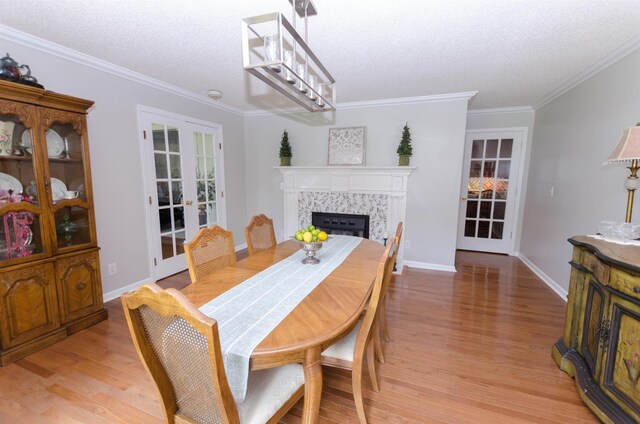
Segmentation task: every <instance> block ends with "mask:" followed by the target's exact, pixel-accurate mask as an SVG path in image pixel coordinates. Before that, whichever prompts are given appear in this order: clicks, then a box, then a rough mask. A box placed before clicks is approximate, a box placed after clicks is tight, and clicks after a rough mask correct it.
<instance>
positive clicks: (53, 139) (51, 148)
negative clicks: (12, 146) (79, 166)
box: [22, 128, 64, 158]
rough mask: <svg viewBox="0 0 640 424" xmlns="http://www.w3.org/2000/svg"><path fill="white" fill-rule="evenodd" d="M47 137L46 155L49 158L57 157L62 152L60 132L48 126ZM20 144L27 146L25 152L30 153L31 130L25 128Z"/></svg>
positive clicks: (62, 143)
mask: <svg viewBox="0 0 640 424" xmlns="http://www.w3.org/2000/svg"><path fill="white" fill-rule="evenodd" d="M46 137H47V155H48V156H49V157H50V158H57V157H58V156H60V154H61V153H62V152H64V140H63V139H62V137H60V134H58V133H57V132H55V131H54V130H52V129H51V128H49V129H48V130H47V133H46ZM22 145H23V146H24V147H26V148H27V152H29V153H31V131H30V130H25V131H24V132H23V133H22Z"/></svg>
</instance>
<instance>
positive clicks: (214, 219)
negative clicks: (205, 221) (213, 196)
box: [209, 202, 218, 225]
mask: <svg viewBox="0 0 640 424" xmlns="http://www.w3.org/2000/svg"><path fill="white" fill-rule="evenodd" d="M217 223H218V212H217V211H216V202H209V225H213V224H217Z"/></svg>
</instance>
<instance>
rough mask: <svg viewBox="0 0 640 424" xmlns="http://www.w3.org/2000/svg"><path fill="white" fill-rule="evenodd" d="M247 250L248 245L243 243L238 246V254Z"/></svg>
mask: <svg viewBox="0 0 640 424" xmlns="http://www.w3.org/2000/svg"><path fill="white" fill-rule="evenodd" d="M246 248H247V243H242V244H239V245H237V246H236V252H239V251H241V250H242V249H246Z"/></svg>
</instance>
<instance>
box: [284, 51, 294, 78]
mask: <svg viewBox="0 0 640 424" xmlns="http://www.w3.org/2000/svg"><path fill="white" fill-rule="evenodd" d="M284 64H285V65H287V66H288V67H289V68H291V69H293V52H292V51H291V50H285V51H284ZM284 79H285V80H286V81H287V82H288V83H289V84H295V83H296V77H294V76H293V72H291V71H290V70H288V69H287V68H286V67H285V68H284Z"/></svg>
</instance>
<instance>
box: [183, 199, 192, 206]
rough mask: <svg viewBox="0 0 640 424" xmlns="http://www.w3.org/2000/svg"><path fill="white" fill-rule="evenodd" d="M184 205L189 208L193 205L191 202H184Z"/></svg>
mask: <svg viewBox="0 0 640 424" xmlns="http://www.w3.org/2000/svg"><path fill="white" fill-rule="evenodd" d="M184 204H185V205H187V206H191V205H193V201H191V200H187V201H186V202H184Z"/></svg>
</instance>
